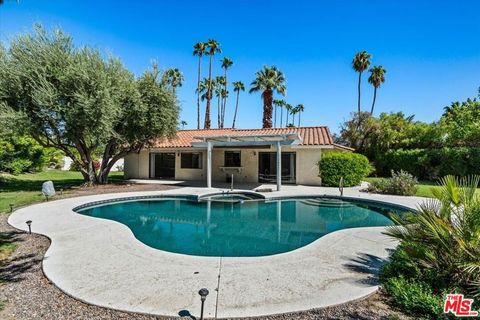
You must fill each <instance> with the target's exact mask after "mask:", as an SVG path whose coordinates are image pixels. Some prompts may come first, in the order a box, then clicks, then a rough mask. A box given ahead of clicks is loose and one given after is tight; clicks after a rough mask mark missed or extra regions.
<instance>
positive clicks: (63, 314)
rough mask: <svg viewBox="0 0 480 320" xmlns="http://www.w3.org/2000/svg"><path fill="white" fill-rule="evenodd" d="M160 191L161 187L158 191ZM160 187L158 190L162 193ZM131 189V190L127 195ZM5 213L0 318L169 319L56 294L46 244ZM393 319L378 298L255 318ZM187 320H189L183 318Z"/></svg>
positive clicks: (1, 218)
mask: <svg viewBox="0 0 480 320" xmlns="http://www.w3.org/2000/svg"><path fill="white" fill-rule="evenodd" d="M164 188H165V187H164ZM164 188H163V189H164ZM132 189H134V190H132ZM145 189H148V190H152V189H153V190H158V189H159V187H158V186H157V187H152V186H147V187H139V186H136V187H135V188H131V187H130V188H128V191H140V190H145ZM114 191H116V192H122V191H127V190H125V188H123V187H122V188H116V189H115V188H113V187H110V188H103V189H97V190H94V191H92V190H82V191H76V192H75V193H74V195H86V194H91V193H99V192H114ZM7 218H8V215H7V214H2V215H0V232H1V234H2V237H1V238H0V239H1V241H6V242H10V243H15V244H16V245H17V248H16V250H15V251H14V252H13V253H12V254H11V255H10V257H9V258H8V259H6V260H4V261H1V262H0V282H1V284H0V301H1V302H3V303H2V304H3V305H4V308H3V310H1V311H0V319H5V320H12V319H21V320H27V319H41V320H50V319H52V320H53V319H55V320H57V319H66V320H67V319H76V320H77V319H78V320H79V319H85V320H97V319H120V320H123V319H136V320H147V319H172V318H169V317H157V316H148V315H142V314H134V313H127V312H121V311H116V310H111V309H107V308H102V307H97V306H93V305H89V304H86V303H83V302H81V301H78V300H76V299H74V298H72V297H70V296H68V295H66V294H64V293H63V292H62V291H60V290H59V289H58V288H57V287H56V286H55V285H53V284H52V283H51V282H50V281H49V280H48V279H47V278H46V277H45V276H44V275H43V272H42V258H43V255H44V253H45V251H46V250H47V249H48V247H49V245H50V240H49V239H48V238H47V237H44V236H41V235H37V234H32V235H29V234H26V233H24V232H20V231H18V230H16V229H14V228H12V227H11V226H9V225H8V223H7ZM392 315H397V316H398V318H399V319H408V318H407V317H405V316H403V315H401V314H399V313H398V312H396V311H394V310H392V309H391V308H390V307H389V306H388V304H387V303H386V298H385V297H384V295H382V294H381V293H376V294H374V295H371V296H370V297H368V298H366V299H364V300H361V301H356V302H351V303H346V304H342V305H338V306H334V307H329V308H324V309H315V310H309V311H305V312H299V313H293V314H282V315H275V316H267V317H261V318H255V319H258V320H260V319H261V320H280V319H293V320H304V319H305V320H307V319H308V320H310V319H398V318H397V317H394V318H392ZM187 318H193V317H187Z"/></svg>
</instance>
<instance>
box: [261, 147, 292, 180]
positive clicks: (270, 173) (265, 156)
mask: <svg viewBox="0 0 480 320" xmlns="http://www.w3.org/2000/svg"><path fill="white" fill-rule="evenodd" d="M295 172H296V154H295V153H294V152H282V183H295V180H296V175H295ZM276 181H277V153H276V152H260V153H259V154H258V182H263V183H275V182H276Z"/></svg>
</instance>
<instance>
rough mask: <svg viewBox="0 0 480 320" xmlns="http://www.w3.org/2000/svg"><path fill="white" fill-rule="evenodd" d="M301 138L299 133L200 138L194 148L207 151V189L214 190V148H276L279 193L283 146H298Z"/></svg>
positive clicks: (195, 140)
mask: <svg viewBox="0 0 480 320" xmlns="http://www.w3.org/2000/svg"><path fill="white" fill-rule="evenodd" d="M300 142H301V138H300V136H299V134H298V133H286V134H257V135H250V136H246V135H223V136H198V137H195V138H194V141H192V146H193V147H197V148H206V149H207V188H212V150H213V148H216V147H217V148H239V147H242V148H248V147H251V148H258V147H264V146H268V147H275V148H276V173H277V174H276V183H277V191H280V190H281V188H282V175H281V172H282V146H292V145H298V144H299V143H300Z"/></svg>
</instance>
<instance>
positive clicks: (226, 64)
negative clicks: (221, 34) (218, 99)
mask: <svg viewBox="0 0 480 320" xmlns="http://www.w3.org/2000/svg"><path fill="white" fill-rule="evenodd" d="M232 65H233V61H232V60H231V59H230V58H227V57H224V58H223V59H222V68H223V70H224V71H225V73H224V75H223V76H224V77H225V85H224V88H223V90H224V92H226V94H225V96H224V97H223V101H222V128H223V126H224V123H225V109H226V108H227V97H228V91H227V84H228V80H227V69H228V68H230V67H231V66H232Z"/></svg>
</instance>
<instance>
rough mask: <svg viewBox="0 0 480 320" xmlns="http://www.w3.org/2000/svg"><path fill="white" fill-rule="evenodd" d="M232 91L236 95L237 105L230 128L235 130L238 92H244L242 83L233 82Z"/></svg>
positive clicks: (236, 105)
mask: <svg viewBox="0 0 480 320" xmlns="http://www.w3.org/2000/svg"><path fill="white" fill-rule="evenodd" d="M233 91H235V92H236V93H237V103H236V104H235V114H234V115H233V124H232V128H235V121H236V120H237V111H238V97H239V95H240V91H245V85H244V84H243V82H242V81H235V82H233Z"/></svg>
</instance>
